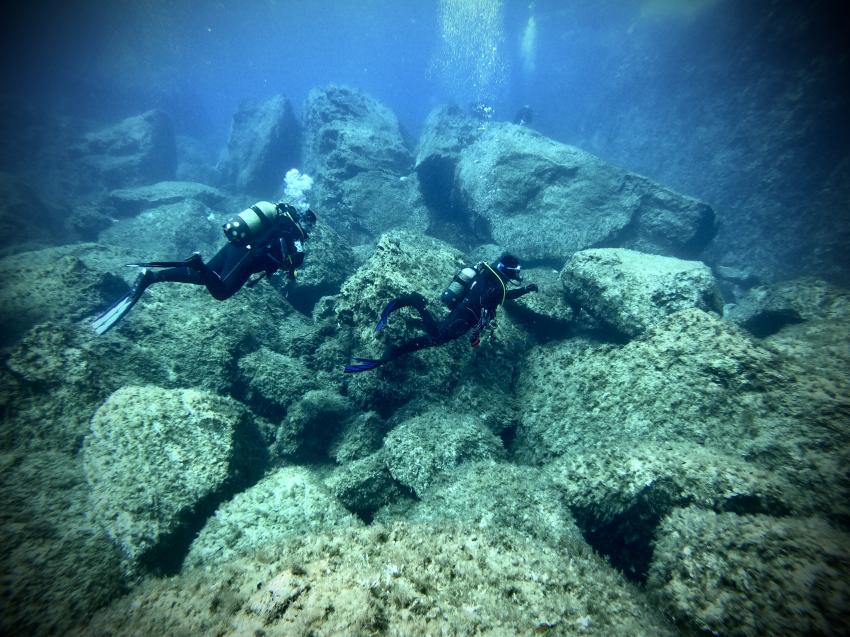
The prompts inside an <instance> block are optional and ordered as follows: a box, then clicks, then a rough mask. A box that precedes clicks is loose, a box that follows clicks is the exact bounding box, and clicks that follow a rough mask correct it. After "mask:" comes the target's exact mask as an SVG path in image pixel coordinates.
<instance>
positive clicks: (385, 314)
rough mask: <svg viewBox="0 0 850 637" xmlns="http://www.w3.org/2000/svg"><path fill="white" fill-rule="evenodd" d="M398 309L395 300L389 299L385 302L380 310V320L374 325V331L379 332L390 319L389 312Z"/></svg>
mask: <svg viewBox="0 0 850 637" xmlns="http://www.w3.org/2000/svg"><path fill="white" fill-rule="evenodd" d="M397 309H398V305H396V302H395V301H390V302H389V303H387V307H385V308H384V311H383V312H381V320H380V321H378V324H377V325H376V326H375V331H376V332H380V331H381V330H382V329H384V328H385V327H386V326H387V323H388V322H389V320H390V314H392V313H393V312H395V311H396V310H397Z"/></svg>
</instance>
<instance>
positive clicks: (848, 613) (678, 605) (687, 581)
mask: <svg viewBox="0 0 850 637" xmlns="http://www.w3.org/2000/svg"><path fill="white" fill-rule="evenodd" d="M848 565H850V535H848V534H847V533H846V532H842V531H839V530H837V529H835V528H833V527H832V526H830V525H829V524H828V523H827V522H826V521H824V520H822V519H819V518H774V517H769V516H766V515H736V514H734V513H719V514H718V513H714V512H712V511H705V510H701V509H698V508H696V507H690V508H687V509H679V510H676V511H674V512H673V513H672V514H671V515H669V516H668V517H667V518H665V519H664V521H663V522H662V523H661V527H660V529H659V533H658V538H657V540H656V543H655V552H654V556H653V561H652V567H651V570H650V577H649V582H648V585H649V588H650V589H654V591H655V593H656V595H657V597H658V598H659V599H660V600H661V602H662V603H663V605H664V607H666V609H667V611H668V612H669V613H670V614H672V615H673V617H674V618H675V619H676V620H678V621H679V622H681V623H682V624H683V625H684V626H686V627H687V628H689V629H691V630H694V631H699V632H710V633H713V634H720V635H733V636H741V637H755V636H756V635H765V634H768V635H780V634H782V635H838V634H845V633H846V632H847V630H848V628H850V610H848V606H847V599H848V598H849V597H850V583H848V582H850V566H848ZM778 600H781V602H778Z"/></svg>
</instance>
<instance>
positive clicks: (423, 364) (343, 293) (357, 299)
mask: <svg viewBox="0 0 850 637" xmlns="http://www.w3.org/2000/svg"><path fill="white" fill-rule="evenodd" d="M423 263H427V264H428V267H427V268H423V267H422V264H423ZM461 267H463V255H461V253H460V252H458V251H457V250H455V249H453V248H451V247H450V246H448V245H447V244H445V243H443V242H441V241H437V240H436V239H431V238H428V237H422V236H419V235H416V234H413V233H409V232H406V231H401V230H397V231H393V232H388V233H387V234H385V235H382V236H381V238H380V239H379V240H378V242H377V245H376V246H375V250H374V252H373V253H372V255H371V256H370V257H369V259H368V260H367V261H366V263H364V264H363V265H362V266H361V267H360V268H358V269H357V270H356V271H355V272H354V274H352V275H351V276H350V277H349V278H348V279H347V280H346V281H345V283H344V284H343V286H342V289H341V290H340V293H339V297H338V298H337V299H336V302H335V303H334V306H333V320H334V323H335V324H337V325H339V326H342V327H344V328H347V329H348V330H349V333H350V350H349V351H348V352H346V354H351V355H354V356H365V357H371V358H380V357H381V355H382V354H383V351H384V349H385V347H386V345H387V344H389V343H400V342H402V341H404V340H406V339H409V338H413V337H414V336H418V335H420V334H422V333H423V332H422V326H421V321H420V320H419V317H418V315H417V314H416V313H415V311H413V310H410V309H403V310H399V311H397V312H395V313H394V314H393V316H392V318H391V319H390V323H389V325H388V326H387V328H386V329H384V330H383V331H382V332H380V333H376V332H375V323H376V321H377V320H378V317H379V316H380V315H381V311H382V310H383V309H384V307H385V306H386V304H387V303H389V302H390V301H391V300H393V299H394V298H396V297H398V296H401V295H404V294H410V293H413V292H418V293H419V294H422V295H423V296H424V297H425V298H427V299H432V300H431V302H430V303H429V306H428V307H429V310H430V311H431V312H432V313H433V314H434V316H435V318H437V319H438V320H439V319H440V318H442V317H443V316H444V314H443V308H442V307H441V306H440V302H439V300H438V299H439V295H440V293H441V292H442V290H443V288H444V287H445V286H446V285H448V283H449V282H450V281H451V279H452V277H453V276H454V274H455V273H456V272H457V271H458V270H459V269H460V268H461ZM460 348H461V344H460V343H459V342H456V343H451V344H448V345H446V346H444V347H439V348H429V349H426V350H423V351H422V352H420V353H418V354H415V355H411V356H408V357H406V360H405V361H404V364H394V365H385V366H384V367H382V368H380V369H378V370H377V371H375V372H370V373H369V374H358V375H356V376H355V377H353V378H352V379H351V380H350V382H349V393H350V394H351V395H352V396H353V397H355V398H356V399H357V400H358V401H359V402H361V403H363V404H364V406H367V407H370V408H375V409H376V410H378V411H386V410H387V409H388V408H392V407H395V406H398V405H399V404H401V403H403V402H406V401H407V400H410V399H411V398H413V397H416V396H419V395H434V392H439V393H443V394H444V393H445V392H446V390H447V388H448V387H450V386H452V385H453V384H455V382H456V380H457V378H458V376H459V375H460V370H461V366H462V361H461V360H459V359H460V356H459V354H460V352H461V351H463V350H462V349H460ZM342 362H343V361H338V362H337V364H340V363H342ZM329 364H333V363H332V362H330V361H329Z"/></svg>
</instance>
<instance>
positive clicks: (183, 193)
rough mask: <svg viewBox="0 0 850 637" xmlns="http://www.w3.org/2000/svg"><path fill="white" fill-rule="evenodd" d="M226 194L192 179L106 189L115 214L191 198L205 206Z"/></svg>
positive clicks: (135, 212)
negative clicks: (108, 191)
mask: <svg viewBox="0 0 850 637" xmlns="http://www.w3.org/2000/svg"><path fill="white" fill-rule="evenodd" d="M226 198H227V195H226V194H225V193H223V192H222V191H221V190H219V189H218V188H213V187H212V186H207V185H206V184H199V183H197V182H192V181H160V182H158V183H155V184H151V185H149V186H138V187H136V188H120V189H118V190H113V191H112V192H110V193H109V203H110V204H111V205H112V207H113V208H114V209H115V214H116V215H117V216H119V217H132V216H134V215H137V214H139V213H140V212H143V211H145V210H148V209H149V208H159V207H160V206H166V205H169V204H176V203H182V202H184V201H186V200H195V201H198V202H200V203H202V204H204V205H205V206H209V207H215V206H218V205H219V204H221V203H222V202H223V201H224V200H225V199H226Z"/></svg>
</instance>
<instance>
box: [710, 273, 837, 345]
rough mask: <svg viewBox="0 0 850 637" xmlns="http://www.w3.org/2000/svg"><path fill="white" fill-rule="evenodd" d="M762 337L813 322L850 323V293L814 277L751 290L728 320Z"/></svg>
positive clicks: (730, 311) (729, 313)
mask: <svg viewBox="0 0 850 637" xmlns="http://www.w3.org/2000/svg"><path fill="white" fill-rule="evenodd" d="M725 318H728V319H729V320H730V321H732V322H733V323H737V324H738V325H740V326H741V327H743V328H744V329H746V330H748V331H749V332H751V333H752V334H754V335H755V336H758V337H765V336H770V335H771V334H775V333H776V332H778V331H779V330H780V329H782V328H783V327H785V326H786V325H791V324H794V323H800V322H802V321H812V320H826V319H832V320H844V321H846V320H850V293H849V292H848V291H847V290H844V289H841V288H837V287H835V286H833V285H830V284H829V283H827V282H826V281H822V280H820V279H814V278H809V277H806V278H801V279H794V280H791V281H785V282H782V283H774V284H771V285H763V286H759V287H756V288H753V289H751V290H750V291H749V292H748V293H747V294H746V295H745V296H744V297H742V298H741V299H739V300H738V302H737V303H736V304H735V305H733V306H732V307H731V308H729V310H728V311H727V312H726V317H725Z"/></svg>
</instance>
